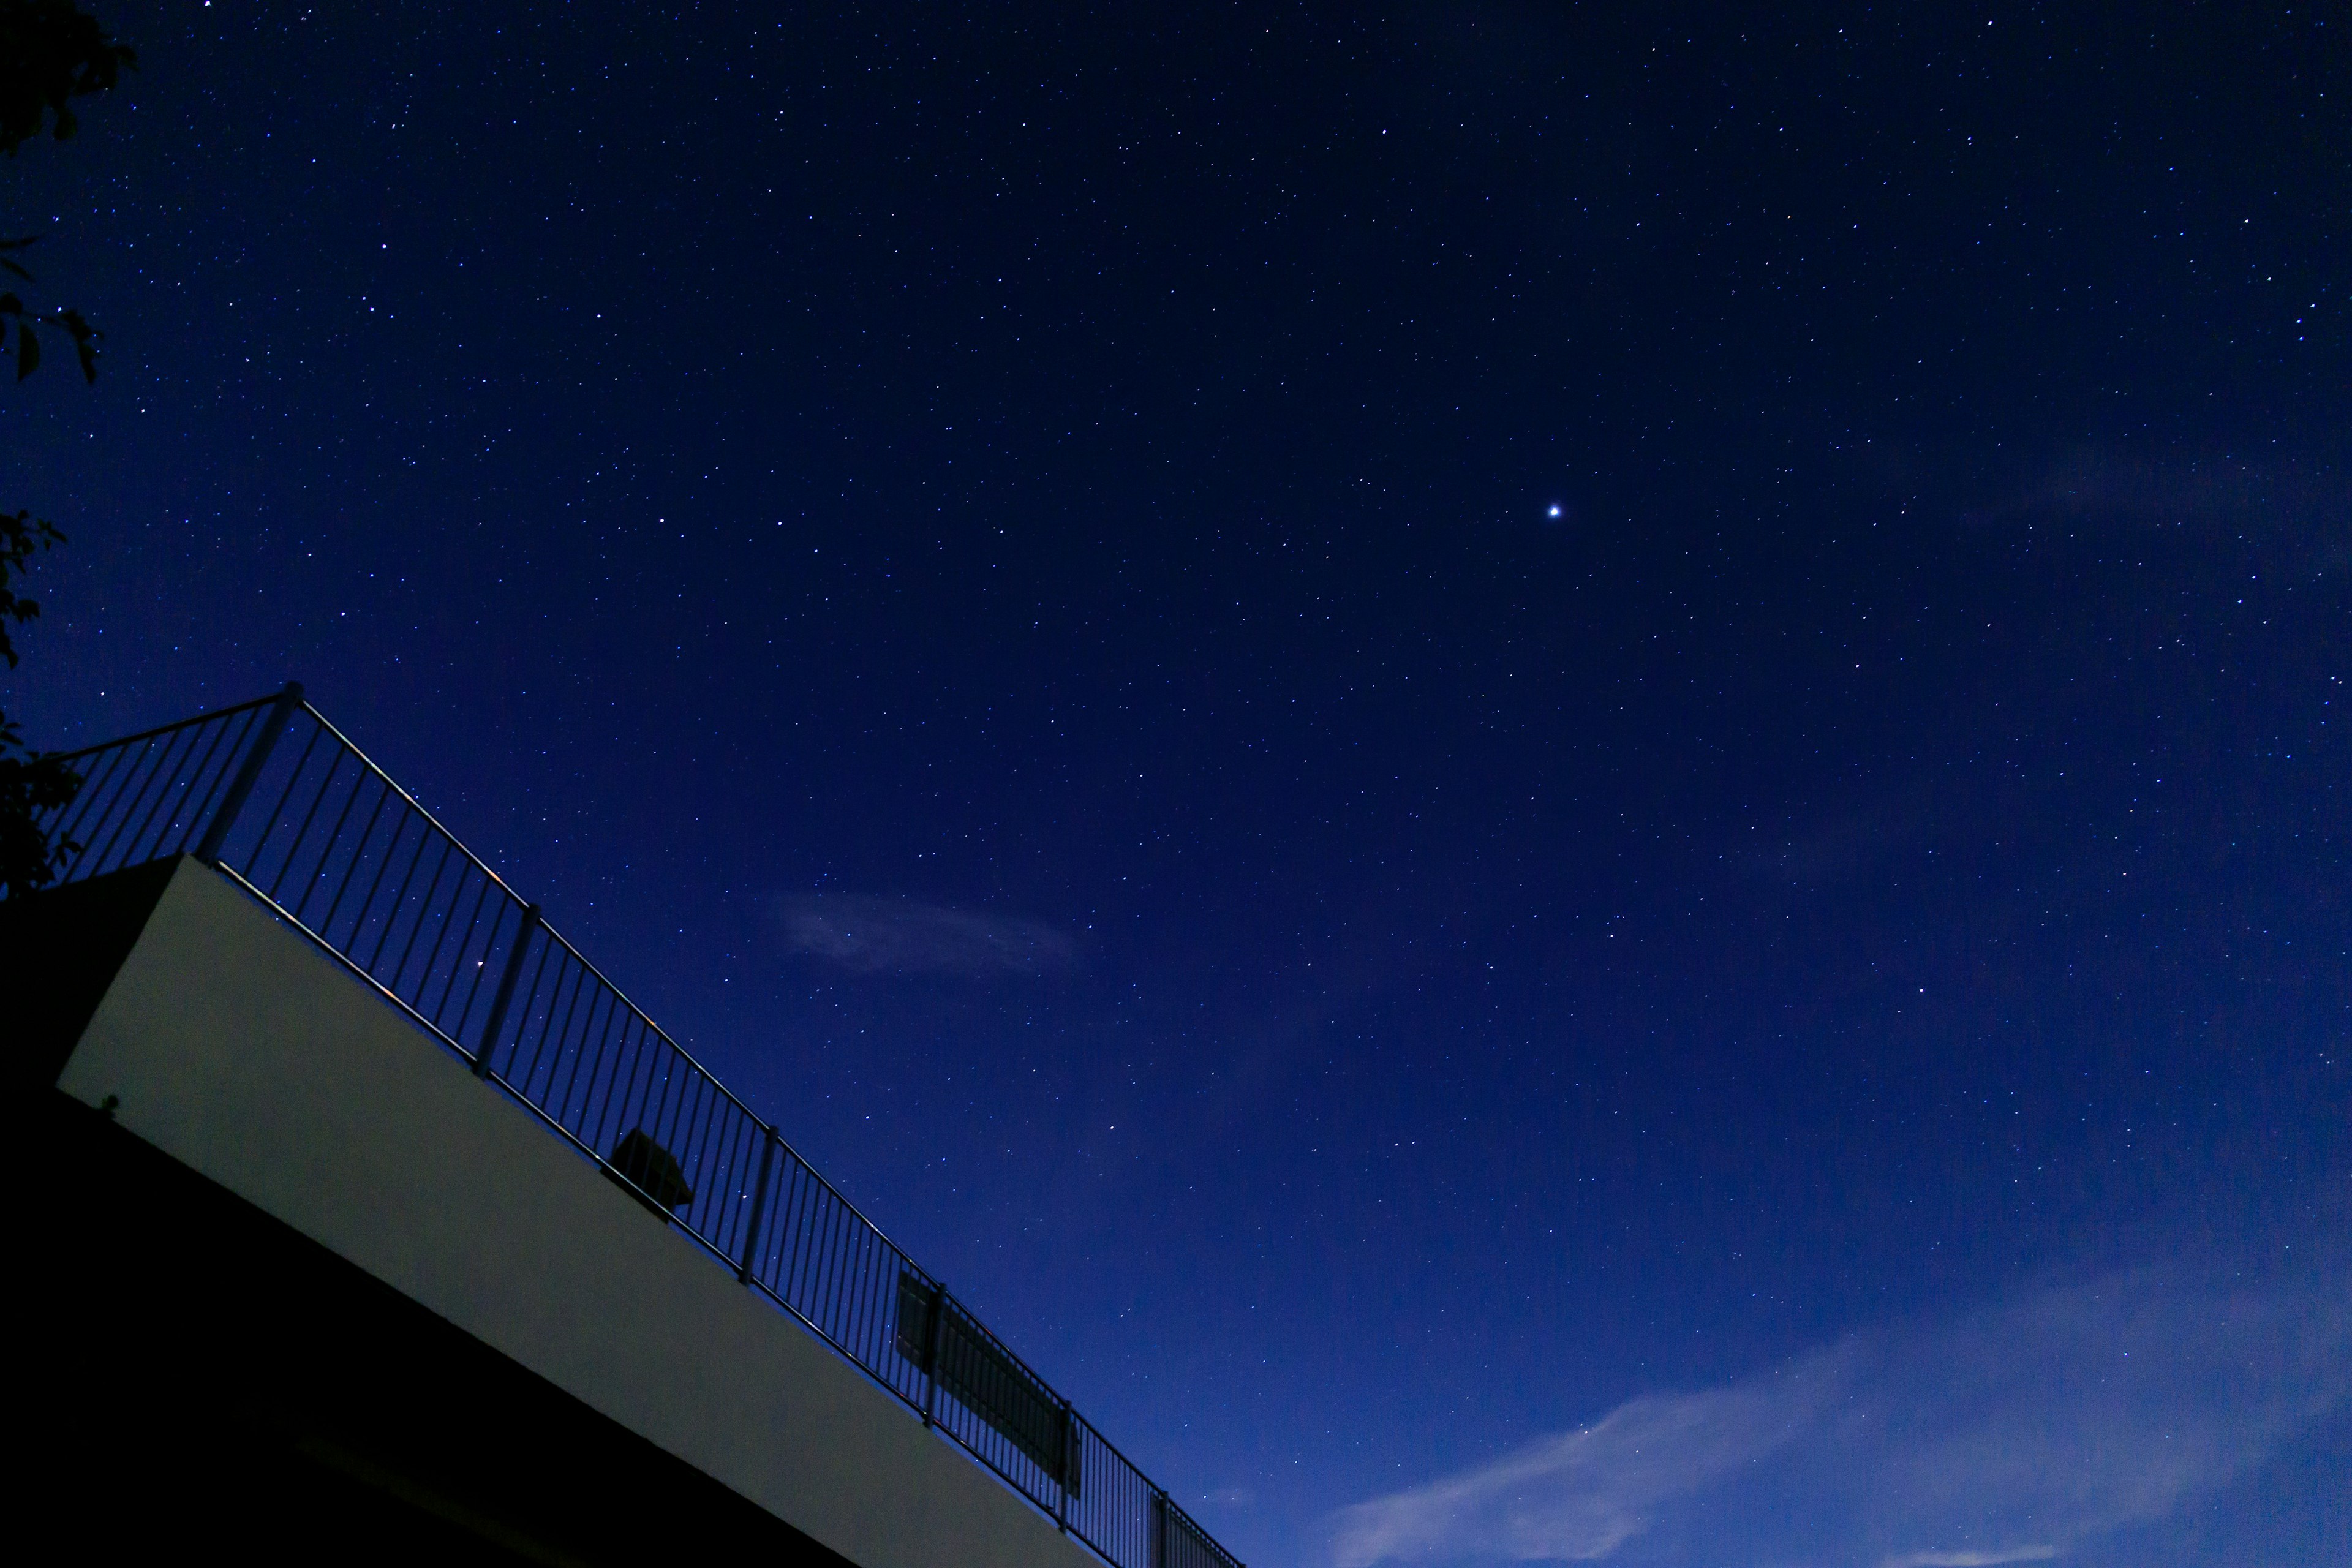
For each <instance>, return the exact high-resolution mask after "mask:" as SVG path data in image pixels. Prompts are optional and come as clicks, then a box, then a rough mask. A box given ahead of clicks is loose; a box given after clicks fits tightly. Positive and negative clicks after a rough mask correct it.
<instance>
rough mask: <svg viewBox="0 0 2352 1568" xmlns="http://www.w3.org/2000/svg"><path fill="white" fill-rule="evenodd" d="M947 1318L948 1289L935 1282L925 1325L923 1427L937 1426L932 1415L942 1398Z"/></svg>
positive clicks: (932, 1283) (933, 1282) (932, 1284)
mask: <svg viewBox="0 0 2352 1568" xmlns="http://www.w3.org/2000/svg"><path fill="white" fill-rule="evenodd" d="M947 1317H948V1288H947V1287H946V1286H944V1285H942V1284H940V1283H939V1282H938V1281H937V1280H933V1281H932V1282H931V1310H930V1321H929V1323H927V1324H926V1325H925V1326H926V1327H927V1328H929V1333H928V1334H926V1335H925V1336H924V1338H925V1340H926V1341H927V1343H926V1344H925V1346H924V1349H923V1425H924V1426H935V1425H937V1422H936V1421H935V1420H934V1418H933V1416H932V1414H931V1413H932V1409H933V1407H934V1406H935V1405H938V1403H939V1397H940V1337H941V1335H942V1334H943V1333H944V1332H945V1331H946V1328H947Z"/></svg>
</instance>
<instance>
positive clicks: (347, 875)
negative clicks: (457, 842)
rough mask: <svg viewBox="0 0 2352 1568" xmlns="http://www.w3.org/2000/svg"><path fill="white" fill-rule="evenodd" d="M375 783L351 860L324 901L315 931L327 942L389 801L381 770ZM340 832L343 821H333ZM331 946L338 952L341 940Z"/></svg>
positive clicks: (389, 784)
mask: <svg viewBox="0 0 2352 1568" xmlns="http://www.w3.org/2000/svg"><path fill="white" fill-rule="evenodd" d="M376 783H377V785H378V786H379V787H378V788H377V790H376V796H375V807H374V809H373V810H372V811H370V812H369V813H368V819H367V826H365V827H362V828H361V829H360V836H359V837H357V838H354V839H352V858H351V864H349V865H348V866H345V867H344V868H343V879H342V880H341V882H339V883H338V884H336V887H335V897H334V899H333V900H332V901H331V902H330V903H329V904H328V905H327V912H326V915H325V917H324V918H322V919H321V920H320V921H319V934H320V936H323V937H325V938H327V940H328V941H329V942H334V937H333V935H332V934H331V933H332V932H333V931H334V927H335V911H336V910H340V909H341V908H342V907H343V895H344V894H345V893H348V892H350V891H351V890H352V878H353V877H356V876H358V875H359V874H360V866H361V863H362V861H363V860H365V859H366V858H367V847H368V840H369V839H371V838H373V837H375V825H376V823H377V822H378V821H380V820H381V819H382V818H383V808H384V807H385V806H386V805H390V804H391V802H392V795H393V789H392V781H391V780H390V779H388V778H385V777H384V776H383V774H381V773H378V774H377V775H376ZM358 800H359V795H358V792H357V791H353V792H352V804H354V805H356V804H358ZM401 809H403V810H406V809H407V807H405V806H403V807H402V808H401ZM344 816H345V818H346V820H348V819H349V816H350V814H349V813H348V812H346V813H345V814H344ZM342 836H343V825H342V823H341V822H338V823H336V824H335V837H336V838H337V839H338V840H340V839H341V837H342ZM302 901H303V902H304V903H306V904H307V903H309V902H310V900H308V899H305V900H302ZM358 940H359V927H358V925H357V924H356V922H355V923H354V924H353V926H352V941H354V942H357V941H358ZM335 947H336V951H338V952H341V949H342V944H341V942H335Z"/></svg>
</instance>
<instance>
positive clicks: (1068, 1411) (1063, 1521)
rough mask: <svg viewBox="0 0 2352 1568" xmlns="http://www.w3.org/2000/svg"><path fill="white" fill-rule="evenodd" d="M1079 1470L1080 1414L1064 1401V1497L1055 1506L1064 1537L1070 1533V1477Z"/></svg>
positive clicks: (1056, 1516) (1055, 1517) (1062, 1479)
mask: <svg viewBox="0 0 2352 1568" xmlns="http://www.w3.org/2000/svg"><path fill="white" fill-rule="evenodd" d="M1077 1468H1078V1413H1077V1412H1076V1410H1073V1409H1072V1408H1070V1402H1069V1401H1068V1400H1066V1399H1065V1400H1063V1401H1062V1475H1061V1481H1062V1496H1061V1500H1060V1501H1058V1502H1056V1503H1055V1505H1054V1522H1055V1525H1057V1526H1059V1527H1060V1529H1061V1531H1062V1533H1063V1534H1064V1535H1067V1534H1069V1533H1070V1477H1071V1476H1072V1475H1073V1474H1075V1473H1076V1470H1077Z"/></svg>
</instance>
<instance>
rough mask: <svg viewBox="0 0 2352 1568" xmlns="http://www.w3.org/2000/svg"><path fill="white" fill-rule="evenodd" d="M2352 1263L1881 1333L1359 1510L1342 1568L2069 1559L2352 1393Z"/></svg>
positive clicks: (2195, 1280)
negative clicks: (2350, 1308) (2349, 1306)
mask: <svg viewBox="0 0 2352 1568" xmlns="http://www.w3.org/2000/svg"><path fill="white" fill-rule="evenodd" d="M2345 1300H2352V1268H2347V1262H2346V1258H2345V1256H2344V1254H2343V1252H2342V1249H2340V1248H2337V1249H2336V1250H2334V1251H2332V1252H2330V1253H2328V1254H2326V1256H2325V1257H2324V1258H2320V1259H2319V1260H2317V1261H2316V1262H2305V1263H2304V1264H2302V1265H2299V1266H2298V1267H2297V1268H2296V1269H2295V1270H2294V1271H2293V1272H2286V1271H2274V1272H2272V1273H2270V1274H2268V1275H2266V1276H2264V1277H2262V1278H2259V1279H2252V1278H2249V1277H2248V1273H2247V1271H2246V1270H2244V1269H2242V1268H2232V1267H2231V1266H2227V1265H2225V1264H2223V1263H2221V1262H2219V1261H2211V1262H2208V1263H2207V1264H2205V1265H2203V1266H2202V1267H2201V1268H2196V1269H2190V1268H2180V1267H2175V1268H2167V1269H2144V1270H2138V1271H2134V1272H2128V1273H2116V1274H2110V1275H2106V1276H2104V1277H2102V1278H2099V1279H2094V1280H2091V1281H2088V1282H2086V1283H2080V1284H2073V1285H2066V1286H2061V1287H2049V1288H2045V1289H2039V1290H2036V1291H2032V1292H2031V1293H2028V1294H2025V1295H2022V1296H2020V1297H2018V1298H2016V1299H2014V1300H2011V1301H2009V1302H2007V1303H2005V1304H2003V1305H2001V1306H1999V1307H1996V1308H1993V1309H1990V1310H1985V1311H1981V1312H1979V1313H1977V1314H1975V1315H1972V1316H1969V1317H1965V1318H1959V1319H1956V1320H1953V1321H1947V1322H1944V1323H1941V1324H1937V1325H1935V1326H1931V1327H1912V1328H1907V1329H1896V1330H1889V1331H1880V1332H1875V1333H1869V1334H1860V1335H1856V1336H1854V1337H1853V1338H1850V1339H1848V1340H1846V1341H1844V1342H1841V1343H1839V1344H1836V1345H1834V1346H1832V1347H1830V1348H1828V1349H1825V1350H1822V1351H1819V1352H1813V1353H1811V1354H1810V1355H1806V1356H1802V1357H1800V1358H1798V1359H1796V1360H1794V1361H1792V1362H1790V1363H1786V1364H1784V1365H1781V1366H1779V1367H1776V1368H1773V1369H1771V1370H1769V1371H1768V1372H1764V1373H1759V1374H1757V1375H1755V1376H1752V1377H1749V1378H1747V1379H1744V1380H1742V1381H1740V1382H1738V1383H1733V1384H1726V1385H1724V1386H1721V1387H1717V1388H1712V1389H1706V1390H1703V1391H1701V1392H1698V1393H1693V1394H1657V1395H1646V1396H1643V1397H1642V1398H1638V1399H1634V1400H1632V1401H1629V1402H1628V1403H1626V1404H1624V1405H1621V1406H1619V1407H1618V1408H1617V1409H1615V1410H1613V1411H1611V1412H1610V1413H1608V1414H1607V1415H1604V1416H1602V1417H1601V1419H1600V1420H1598V1421H1596V1422H1594V1423H1593V1424H1592V1425H1591V1426H1587V1427H1585V1428H1583V1429H1581V1430H1580V1431H1575V1432H1567V1433H1562V1434H1559V1436H1552V1437H1548V1438H1545V1439H1543V1440H1541V1441H1539V1442H1537V1443H1533V1444H1530V1445H1528V1447H1524V1448H1521V1449H1519V1450H1518V1451H1517V1452H1516V1453H1512V1454H1508V1455H1506V1456H1504V1457H1503V1458H1498V1459H1496V1460H1495V1461H1493V1462H1491V1463H1489V1464H1486V1465H1483V1466H1480V1467H1478V1468H1475V1469H1470V1470H1465V1471H1464V1472H1462V1473H1460V1474H1458V1475H1454V1476H1449V1477H1446V1478H1445V1479H1442V1480H1438V1481H1434V1482H1432V1483H1430V1484H1429V1485H1426V1486H1422V1487H1417V1488H1414V1489H1412V1490H1410V1491H1403V1492H1399V1493H1397V1494H1395V1495H1393V1496H1391V1497H1385V1498H1381V1499H1377V1500H1373V1501H1370V1502H1365V1503H1360V1504H1358V1505H1356V1506H1355V1507H1352V1508H1349V1509H1345V1510H1340V1512H1339V1514H1338V1515H1337V1516H1336V1518H1335V1519H1334V1521H1333V1537H1332V1552H1331V1560H1332V1563H1333V1564H1334V1565H1335V1568H1371V1565H1372V1564H1375V1563H1495V1562H1507V1563H1547V1562H1549V1563H1582V1562H1595V1561H1601V1560H1606V1559H1622V1560H1624V1561H1628V1562H1633V1561H1639V1562H1643V1563H1726V1562H1749V1563H1765V1562H1806V1563H1850V1564H1854V1565H1856V1568H1994V1565H1996V1564H2002V1563H2036V1562H2043V1561H2048V1560H2053V1559H2056V1558H2060V1557H2063V1556H2065V1555H2067V1554H2069V1553H2070V1552H2074V1550H2075V1549H2076V1548H2077V1547H2079V1546H2081V1545H2083V1544H2084V1543H2085V1542H2090V1541H2092V1540H2093V1539H2095V1537H2097V1536H2099V1535H2101V1534H2102V1533H2103V1532H2106V1531H2113V1530H2116V1529H2117V1528H2119V1527H2122V1526H2126V1525H2131V1524H2136V1523H2141V1522H2145V1521H2153V1520H2158V1519H2161V1518H2163V1517H2165V1516H2166V1515H2168V1514H2169V1513H2171V1512H2172V1511H2174V1510H2177V1509H2179V1507H2181V1506H2182V1505H2183V1504H2184V1503H2186V1502H2189V1501H2190V1500H2194V1499H2196V1498H2199V1497H2202V1496H2207V1495H2210V1493H2212V1492H2214V1491H2216V1490H2218V1489H2221V1488H2222V1487H2224V1486H2226V1485H2228V1484H2229V1483H2230V1482H2231V1481H2233V1480H2235V1479H2239V1478H2240V1477H2242V1476H2244V1475H2246V1474H2247V1473H2249V1472H2250V1471H2252V1469H2254V1468H2256V1467H2258V1466H2260V1465H2261V1464H2262V1463H2263V1461H2264V1459H2265V1458H2268V1457H2269V1456H2271V1455H2272V1454H2273V1453H2274V1452H2275V1451H2276V1450H2277V1449H2278V1448H2279V1447H2280V1446H2281V1445H2283V1444H2284V1443H2286V1442H2288V1441H2289V1440H2291V1439H2292V1438H2293V1437H2294V1436H2295V1435H2296V1434H2298V1433H2300V1432H2303V1431H2305V1430H2307V1429H2308V1428H2309V1427H2310V1426H2313V1425H2314V1424H2315V1423H2317V1422H2319V1421H2320V1420H2322V1419H2324V1418H2326V1416H2328V1415H2330V1414H2331V1413H2333V1412H2335V1411H2336V1410H2339V1409H2342V1408H2344V1407H2346V1406H2347V1404H2352V1314H2347V1312H2346V1311H2345V1310H2344V1308H2343V1303H2344V1301H2345Z"/></svg>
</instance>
